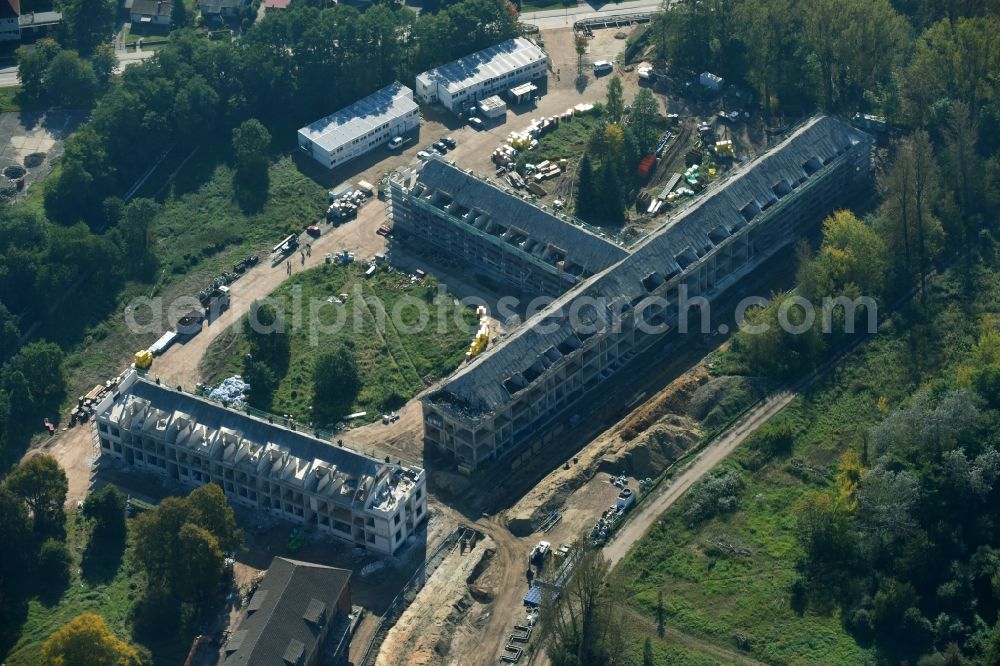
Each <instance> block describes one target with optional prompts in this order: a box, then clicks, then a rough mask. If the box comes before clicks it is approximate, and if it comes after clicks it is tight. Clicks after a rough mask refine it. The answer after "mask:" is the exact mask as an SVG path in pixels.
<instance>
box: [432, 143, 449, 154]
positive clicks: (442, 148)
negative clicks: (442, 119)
mask: <svg viewBox="0 0 1000 666" xmlns="http://www.w3.org/2000/svg"><path fill="white" fill-rule="evenodd" d="M434 150H436V151H438V152H439V153H441V154H442V155H444V154H445V153H447V152H448V146H446V145H444V141H435V142H434Z"/></svg>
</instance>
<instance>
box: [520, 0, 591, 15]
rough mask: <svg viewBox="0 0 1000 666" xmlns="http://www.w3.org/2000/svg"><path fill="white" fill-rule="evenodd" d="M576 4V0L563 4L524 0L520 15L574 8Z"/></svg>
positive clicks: (545, 0)
mask: <svg viewBox="0 0 1000 666" xmlns="http://www.w3.org/2000/svg"><path fill="white" fill-rule="evenodd" d="M577 4H579V3H578V2H577V0H570V1H569V2H563V0H524V1H523V2H522V3H521V13H522V14H523V13H525V12H537V11H545V10H550V9H562V8H563V7H576V6H577Z"/></svg>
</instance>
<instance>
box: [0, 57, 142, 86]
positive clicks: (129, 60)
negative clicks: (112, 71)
mask: <svg viewBox="0 0 1000 666" xmlns="http://www.w3.org/2000/svg"><path fill="white" fill-rule="evenodd" d="M151 55H153V51H128V52H119V53H118V70H119V71H121V69H122V68H123V67H126V66H128V65H131V64H134V63H137V62H142V61H143V60H145V59H146V58H148V57H150V56H151ZM16 85H18V81H17V67H3V68H0V88H12V87H14V86H16Z"/></svg>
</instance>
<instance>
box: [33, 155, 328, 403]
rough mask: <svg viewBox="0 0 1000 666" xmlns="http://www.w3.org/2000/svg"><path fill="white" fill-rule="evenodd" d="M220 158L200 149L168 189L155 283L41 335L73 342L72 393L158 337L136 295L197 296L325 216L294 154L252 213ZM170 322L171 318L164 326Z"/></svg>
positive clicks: (150, 191) (322, 195)
mask: <svg viewBox="0 0 1000 666" xmlns="http://www.w3.org/2000/svg"><path fill="white" fill-rule="evenodd" d="M217 156H218V151H213V150H212V149H211V147H206V148H204V149H202V150H200V151H199V152H198V153H197V154H196V155H195V157H194V158H192V159H191V160H190V161H189V162H188V163H187V164H186V165H185V166H184V168H183V169H181V171H180V172H179V173H178V176H177V178H176V179H175V180H174V181H173V183H172V184H171V185H170V186H169V187H168V188H166V189H165V191H163V192H162V193H161V196H160V198H161V199H163V201H164V207H163V210H162V211H161V212H160V214H159V216H158V217H157V219H156V220H155V222H154V230H153V234H154V237H155V243H156V253H157V255H158V257H159V260H160V267H161V271H160V273H159V276H158V278H157V281H156V283H155V284H154V285H148V284H130V285H128V286H127V287H126V289H125V292H124V293H123V295H122V297H121V298H120V299H119V302H120V306H119V307H118V308H117V310H116V311H115V313H114V314H113V315H111V316H110V317H108V318H107V319H104V320H102V321H97V322H93V323H92V324H91V325H90V326H89V327H88V328H86V329H85V330H84V331H83V333H82V334H80V335H79V336H78V337H77V338H75V339H71V340H66V339H65V335H66V332H65V329H64V328H63V327H61V325H60V322H59V321H58V320H56V321H52V322H51V323H50V327H49V330H46V331H43V332H42V333H40V336H41V337H46V338H48V339H52V340H55V341H57V342H62V343H66V344H68V345H69V347H70V348H71V351H70V352H69V353H68V354H67V362H66V369H67V373H68V378H69V390H68V392H67V395H68V396H69V399H71V400H75V398H76V396H78V395H81V394H83V393H85V392H86V391H87V390H89V389H90V388H91V387H92V386H93V385H94V384H95V383H97V382H99V381H100V382H103V381H104V380H105V379H107V378H108V377H112V376H114V375H117V374H118V373H119V372H121V371H122V369H123V368H124V367H126V366H127V365H128V363H130V362H131V357H132V354H134V353H135V352H136V351H138V350H139V349H142V348H144V347H146V346H147V345H149V344H150V343H152V342H153V341H154V340H155V339H156V338H157V337H159V336H158V335H154V334H135V333H132V332H131V331H130V330H129V328H128V326H127V325H126V319H125V304H126V303H128V302H129V301H130V300H131V299H132V298H134V297H136V296H149V297H162V298H163V302H164V303H169V302H170V301H171V300H172V299H174V298H177V297H179V296H193V295H195V294H197V293H198V291H199V290H200V289H202V288H203V287H204V286H205V285H206V284H207V283H208V282H210V281H211V279H212V278H213V277H215V276H216V275H218V274H219V273H220V272H221V271H224V270H231V267H232V265H233V264H234V263H235V262H236V261H238V260H239V259H241V258H243V257H245V256H246V255H247V254H249V253H251V252H261V251H267V250H269V249H270V248H271V246H273V245H274V243H275V242H277V240H280V239H281V237H283V236H285V235H287V234H288V233H291V231H298V230H301V229H304V228H305V227H306V225H308V224H309V223H310V222H312V221H314V220H315V219H318V218H319V216H320V214H321V211H322V208H323V204H324V202H325V201H326V188H324V187H323V186H321V185H319V184H318V183H316V182H315V181H314V180H312V179H311V178H309V177H308V176H306V175H304V174H303V173H302V172H300V171H299V170H298V168H297V167H296V165H295V163H294V161H293V160H292V159H291V158H290V157H287V156H286V157H283V158H281V159H279V160H278V161H277V162H275V163H274V164H273V165H272V166H271V170H270V187H269V199H268V201H267V203H266V204H265V205H264V206H263V208H262V209H261V210H260V211H259V212H255V213H246V212H244V211H243V210H241V209H240V207H239V206H238V205H237V204H236V202H235V201H233V189H232V169H231V168H230V167H229V166H228V165H225V164H219V163H218V161H217ZM184 157H186V155H185V156H181V157H180V158H178V159H177V162H176V164H174V165H169V164H167V163H166V162H165V163H164V166H163V167H162V168H161V170H160V171H159V172H158V175H159V174H164V175H160V176H159V178H158V179H157V180H158V182H157V183H152V182H151V183H150V184H149V187H147V188H146V190H145V191H142V192H140V196H153V195H154V194H156V191H157V190H159V189H161V188H163V182H164V180H165V178H166V175H165V174H169V173H171V172H173V171H174V170H175V169H176V168H177V166H179V165H180V162H181V160H183V158H184ZM168 161H169V158H168ZM57 168H58V167H57ZM150 181H154V179H152V178H151V179H150ZM29 201H30V202H32V204H37V205H39V206H40V205H41V201H42V197H41V196H40V195H36V196H32V197H31V198H30V199H29ZM170 323H171V322H168V321H166V319H165V320H164V325H165V326H167V327H169V325H170ZM186 388H188V389H192V388H193V387H186Z"/></svg>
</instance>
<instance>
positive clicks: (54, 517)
mask: <svg viewBox="0 0 1000 666" xmlns="http://www.w3.org/2000/svg"><path fill="white" fill-rule="evenodd" d="M6 487H7V489H8V490H9V491H10V492H12V493H13V494H15V495H17V496H18V497H20V498H21V499H22V500H24V502H25V504H26V505H27V507H28V510H29V511H30V512H31V515H32V517H33V518H34V521H35V528H36V529H38V528H39V527H52V526H57V525H60V524H61V523H62V519H63V504H64V503H65V502H66V493H67V492H68V490H69V483H68V482H67V481H66V473H65V472H63V469H62V467H60V466H59V463H58V462H56V459H55V458H53V457H52V456H49V455H38V456H34V457H31V458H29V459H27V460H26V461H24V462H23V463H21V464H20V465H17V466H16V467H14V469H12V470H11V472H10V474H8V475H7V481H6Z"/></svg>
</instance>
